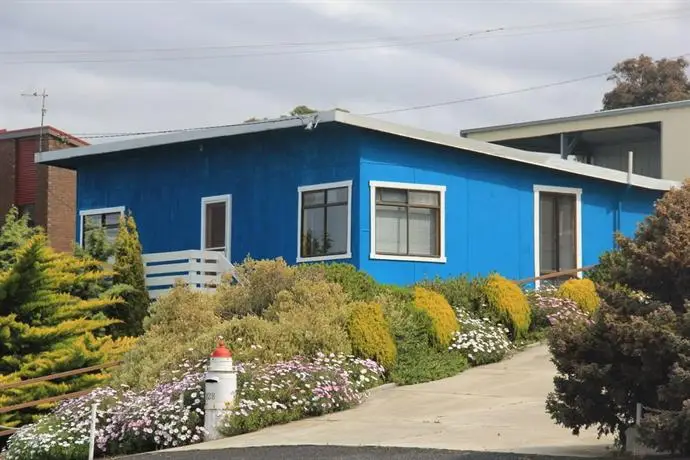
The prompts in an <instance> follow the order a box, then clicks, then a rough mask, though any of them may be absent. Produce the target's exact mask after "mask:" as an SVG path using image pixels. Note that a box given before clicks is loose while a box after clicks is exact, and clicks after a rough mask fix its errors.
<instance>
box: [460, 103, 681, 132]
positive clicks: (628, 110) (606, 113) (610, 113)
mask: <svg viewBox="0 0 690 460" xmlns="http://www.w3.org/2000/svg"><path fill="white" fill-rule="evenodd" d="M688 107H690V100H686V101H676V102H663V103H661V104H651V105H640V106H637V107H625V108H622V109H611V110H602V111H601V112H592V113H584V114H581V115H570V116H567V117H556V118H545V119H542V120H534V121H523V122H518V123H507V124H503V125H494V126H483V127H480V128H470V129H461V130H460V135H461V136H466V135H467V134H474V133H485V132H491V131H500V130H503V129H512V128H524V127H526V126H540V125H550V124H556V123H570V122H574V121H583V120H591V119H596V118H607V117H615V116H620V115H628V114H633V113H641V112H654V111H662V110H675V109H683V108H688Z"/></svg>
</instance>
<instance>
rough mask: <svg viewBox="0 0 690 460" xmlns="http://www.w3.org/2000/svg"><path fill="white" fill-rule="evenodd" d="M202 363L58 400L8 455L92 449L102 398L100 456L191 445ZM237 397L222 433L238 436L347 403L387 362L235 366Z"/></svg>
mask: <svg viewBox="0 0 690 460" xmlns="http://www.w3.org/2000/svg"><path fill="white" fill-rule="evenodd" d="M201 365H202V363H199V364H197V365H196V366H192V365H191V364H189V363H185V364H184V365H183V369H182V371H181V372H178V373H177V374H179V376H178V377H174V378H173V379H172V380H171V381H170V382H168V383H162V384H159V385H157V386H156V387H155V388H153V389H151V390H147V391H139V392H135V391H132V390H129V389H126V388H123V389H119V390H118V389H114V388H111V387H102V388H98V389H96V390H94V391H92V392H91V393H89V394H88V395H86V396H82V397H80V398H75V399H72V400H68V401H64V402H62V403H60V404H59V405H58V406H56V408H55V409H54V410H53V412H52V413H51V414H49V415H47V416H45V417H43V418H42V419H40V420H39V421H38V422H37V423H34V424H31V425H26V426H24V427H22V428H20V429H19V430H18V431H17V432H16V433H15V434H14V435H13V436H12V437H11V438H10V439H9V441H8V443H7V446H6V450H5V452H3V454H4V455H5V459H6V460H20V459H21V460H39V459H40V460H82V459H84V458H86V457H87V455H88V449H89V429H90V423H91V422H90V420H91V406H92V404H94V403H97V404H98V409H97V423H96V454H97V455H98V456H104V455H107V456H112V455H122V454H133V453H138V452H147V451H152V450H157V449H164V448H169V447H176V446H183V445H187V444H194V443H197V442H200V441H202V440H203V436H204V428H203V424H204V411H203V405H204V391H203V385H204V384H203V373H202V372H200V371H199V369H198V368H199V367H200V366H201ZM237 370H238V382H239V384H238V386H239V388H238V397H237V404H236V406H235V408H234V409H232V410H229V411H228V415H227V416H226V417H225V419H224V422H223V425H222V426H221V427H220V428H221V432H223V433H225V434H237V433H243V432H247V431H253V430H257V429H260V428H263V427H265V426H269V425H273V424H276V423H283V422H287V421H291V420H297V419H299V418H304V417H308V416H312V415H321V414H325V413H329V412H335V411H338V410H343V409H347V408H349V407H352V406H354V405H356V404H359V403H360V402H362V400H363V399H364V397H365V396H366V390H368V389H370V388H372V387H374V386H376V385H378V384H380V383H382V376H383V372H384V370H383V368H382V367H381V366H379V365H378V364H377V363H376V362H374V361H371V360H363V359H358V358H354V357H352V356H344V355H333V354H331V355H329V356H326V355H323V354H319V355H318V356H317V357H316V358H314V359H311V360H307V359H302V358H295V359H292V360H290V361H284V362H279V363H277V364H272V365H260V364H258V363H243V364H238V365H237Z"/></svg>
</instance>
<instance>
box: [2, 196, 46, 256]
mask: <svg viewBox="0 0 690 460" xmlns="http://www.w3.org/2000/svg"><path fill="white" fill-rule="evenodd" d="M40 232H41V229H40V227H34V228H32V227H30V226H29V216H27V215H23V216H20V215H19V210H17V208H16V207H15V206H12V207H11V208H10V210H9V212H8V213H7V215H6V216H5V223H4V224H3V225H2V228H0V270H7V268H8V267H9V266H10V265H11V264H12V263H13V260H14V256H15V253H16V250H17V248H19V247H20V246H21V245H23V244H24V243H26V241H27V240H28V239H29V238H31V237H32V236H34V235H36V234H38V233H40Z"/></svg>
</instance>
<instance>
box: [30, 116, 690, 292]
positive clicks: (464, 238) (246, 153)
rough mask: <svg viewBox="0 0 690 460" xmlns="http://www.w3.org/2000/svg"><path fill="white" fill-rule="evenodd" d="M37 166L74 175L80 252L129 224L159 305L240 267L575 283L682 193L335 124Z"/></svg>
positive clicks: (150, 142) (174, 141)
mask: <svg viewBox="0 0 690 460" xmlns="http://www.w3.org/2000/svg"><path fill="white" fill-rule="evenodd" d="M37 161H38V162H39V163H40V164H43V165H50V166H59V167H64V168H69V169H73V170H75V171H77V173H78V181H77V209H78V213H77V216H76V220H77V224H76V225H77V229H78V230H77V234H76V238H77V240H78V241H84V238H85V234H84V233H85V228H86V225H85V224H86V222H91V223H94V224H96V225H102V226H106V227H107V226H109V225H115V222H116V220H117V217H119V215H120V214H121V213H123V212H125V211H131V212H132V214H133V215H134V217H135V219H136V220H137V223H138V227H139V231H140V238H141V243H142V246H143V250H144V252H145V260H146V264H147V276H148V279H147V285H148V286H149V289H150V291H151V292H163V291H161V290H160V289H167V287H166V286H169V285H170V284H172V281H173V280H174V279H175V277H180V276H182V277H188V278H187V279H188V280H191V283H192V284H194V285H197V283H201V284H203V282H204V281H205V280H211V279H212V278H213V276H215V273H216V271H214V270H212V269H211V268H212V267H210V266H209V265H208V264H209V263H211V264H216V265H215V266H216V267H217V272H223V271H224V270H229V269H230V268H231V265H230V262H238V261H241V260H242V259H244V258H245V257H246V256H247V255H250V256H251V257H253V258H255V259H260V258H274V257H278V256H281V257H283V258H284V259H285V260H286V261H287V262H288V263H306V262H311V261H335V260H337V261H342V262H348V263H352V264H354V265H355V266H357V267H359V268H361V269H363V270H365V271H367V272H368V273H370V274H372V275H373V276H374V277H375V278H377V279H378V280H380V281H382V282H387V283H398V284H403V283H412V282H414V281H418V280H421V279H424V278H432V277H435V276H437V275H439V276H443V277H445V276H449V275H458V274H462V273H468V274H487V273H489V272H491V271H498V272H500V273H501V274H503V275H505V276H507V277H509V278H513V279H522V278H529V277H533V276H535V275H542V274H547V273H552V272H554V271H560V270H566V269H571V268H576V267H578V268H579V267H582V266H585V265H588V264H592V263H595V262H596V261H597V258H598V256H599V255H600V254H601V253H602V251H605V250H607V249H610V248H611V247H612V246H613V244H614V239H613V234H614V232H615V231H621V232H623V233H625V234H628V235H629V234H631V233H632V232H633V231H634V229H635V227H636V225H637V224H638V222H640V221H641V220H642V219H643V218H644V217H645V216H646V215H647V214H648V213H650V212H651V211H652V209H653V204H654V201H655V200H656V199H657V198H659V197H660V196H661V195H662V194H663V193H664V192H665V191H667V190H669V189H670V188H671V187H672V186H675V185H678V184H677V183H676V182H672V181H667V180H661V179H654V178H650V177H644V176H639V175H634V174H628V173H624V172H621V171H615V170H612V169H607V168H602V167H598V166H593V165H588V164H582V163H578V162H575V161H569V160H562V159H560V158H558V157H557V156H553V155H549V154H542V153H534V152H527V151H523V150H517V149H514V148H509V147H503V146H499V145H494V144H490V143H487V142H480V141H475V140H471V139H465V138H462V137H460V136H456V135H449V134H440V133H436V132H430V131H426V130H422V129H417V128H412V127H407V126H401V125H397V124H393V123H388V122H384V121H381V120H377V119H373V118H367V117H362V116H357V115H353V114H349V113H345V112H341V111H330V112H320V113H318V114H316V115H315V116H313V117H303V118H300V117H292V118H284V119H277V120H269V121H264V122H256V123H245V124H241V125H232V126H225V127H216V128H209V129H199V130H192V131H184V132H179V133H173V134H165V135H158V136H152V137H145V138H136V139H132V140H121V141H117V142H110V143H105V144H97V145H92V146H88V147H82V148H77V149H70V150H64V151H49V152H42V153H39V154H37ZM229 261H230V262H229ZM218 264H220V266H219V265H218ZM166 265H170V267H168V268H166ZM173 272H174V275H171V273H173ZM154 296H155V295H154Z"/></svg>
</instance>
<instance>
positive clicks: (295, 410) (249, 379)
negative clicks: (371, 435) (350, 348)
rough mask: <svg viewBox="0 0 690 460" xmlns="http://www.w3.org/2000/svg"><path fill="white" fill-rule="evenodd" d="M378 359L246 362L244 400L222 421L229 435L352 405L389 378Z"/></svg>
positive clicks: (333, 357)
mask: <svg viewBox="0 0 690 460" xmlns="http://www.w3.org/2000/svg"><path fill="white" fill-rule="evenodd" d="M383 373H384V369H383V367H381V366H380V365H378V364H377V363H376V362H375V361H372V360H369V359H359V358H355V357H353V356H345V355H343V354H338V355H335V354H333V353H331V354H330V355H328V356H326V355H324V354H319V355H318V356H317V357H316V358H314V359H310V360H308V359H303V358H294V359H292V360H289V361H283V362H280V363H277V364H267V365H261V364H253V363H252V364H247V365H244V366H242V372H241V373H240V381H239V384H238V402H237V404H236V406H235V407H234V408H232V409H231V410H229V411H228V413H227V414H226V415H225V417H224V418H223V419H222V420H221V423H220V426H219V431H220V432H221V433H222V434H224V435H227V436H232V435H235V434H240V433H247V432H250V431H255V430H259V429H261V428H264V427H267V426H270V425H276V424H279V423H286V422H290V421H293V420H299V419H302V418H305V417H311V416H317V415H323V414H328V413H331V412H337V411H341V410H345V409H348V408H350V407H353V406H356V405H357V404H360V403H361V402H362V400H363V399H364V398H365V396H366V391H367V390H368V389H370V388H372V387H374V386H377V385H379V384H381V383H382V381H383Z"/></svg>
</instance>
